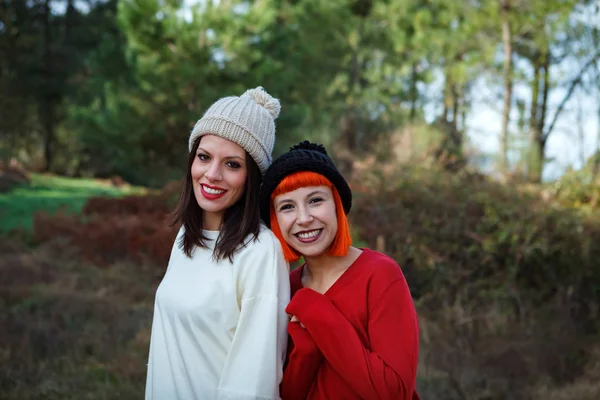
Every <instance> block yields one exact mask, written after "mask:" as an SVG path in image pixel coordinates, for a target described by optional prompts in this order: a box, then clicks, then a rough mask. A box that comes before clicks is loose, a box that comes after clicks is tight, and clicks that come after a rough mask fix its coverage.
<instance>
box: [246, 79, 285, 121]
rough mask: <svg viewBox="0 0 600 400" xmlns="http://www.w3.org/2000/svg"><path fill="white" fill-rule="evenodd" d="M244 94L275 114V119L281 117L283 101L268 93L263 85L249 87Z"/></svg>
mask: <svg viewBox="0 0 600 400" xmlns="http://www.w3.org/2000/svg"><path fill="white" fill-rule="evenodd" d="M242 96H248V97H250V98H251V99H252V100H254V101H255V102H256V104H258V105H259V106H261V107H262V108H264V109H265V110H267V111H268V112H269V113H270V114H271V115H272V116H273V119H276V118H277V117H279V112H280V111H281V103H279V100H278V99H276V98H274V97H273V96H271V95H270V94H269V93H267V92H266V91H265V89H263V87H262V86H259V87H257V88H255V89H248V90H246V91H245V92H244V94H243V95H242Z"/></svg>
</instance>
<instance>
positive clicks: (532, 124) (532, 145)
mask: <svg viewBox="0 0 600 400" xmlns="http://www.w3.org/2000/svg"><path fill="white" fill-rule="evenodd" d="M541 69H542V66H541V64H540V62H539V60H538V58H535V59H534V65H533V71H534V73H533V82H532V87H531V108H530V117H529V144H528V149H527V153H528V157H527V176H528V179H529V180H531V181H535V178H534V176H535V175H536V174H537V172H536V171H537V170H538V164H539V160H538V156H537V154H538V147H539V145H538V143H539V140H540V138H541V137H542V133H541V132H539V131H538V119H539V97H540V71H541Z"/></svg>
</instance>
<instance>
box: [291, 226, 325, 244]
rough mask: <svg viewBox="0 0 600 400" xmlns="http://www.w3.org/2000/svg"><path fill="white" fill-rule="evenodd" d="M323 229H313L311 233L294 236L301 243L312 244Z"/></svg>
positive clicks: (300, 233)
mask: <svg viewBox="0 0 600 400" xmlns="http://www.w3.org/2000/svg"><path fill="white" fill-rule="evenodd" d="M322 231H323V229H313V230H311V231H303V232H298V233H296V234H294V236H296V237H297V238H298V239H299V240H300V241H301V242H312V241H314V240H316V239H317V238H318V237H319V235H320V234H321V232H322Z"/></svg>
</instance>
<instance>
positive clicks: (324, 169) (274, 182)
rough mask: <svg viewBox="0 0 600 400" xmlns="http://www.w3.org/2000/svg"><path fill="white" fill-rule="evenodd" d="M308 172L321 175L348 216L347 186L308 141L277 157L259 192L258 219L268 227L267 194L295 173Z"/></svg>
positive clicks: (322, 149)
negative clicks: (331, 186)
mask: <svg viewBox="0 0 600 400" xmlns="http://www.w3.org/2000/svg"><path fill="white" fill-rule="evenodd" d="M302 171H311V172H316V173H318V174H321V175H323V176H324V177H325V178H327V179H329V181H330V182H331V183H332V184H333V185H334V186H335V188H336V189H337V191H338V193H339V195H340V199H341V200H342V205H343V207H344V212H345V213H346V214H348V213H349V212H350V208H351V207H352V192H351V191H350V187H349V186H348V183H347V182H346V180H345V179H344V177H343V176H342V174H340V172H339V171H338V169H337V168H336V166H335V164H334V163H333V160H332V159H331V158H330V157H329V155H328V154H327V151H326V150H325V147H323V145H321V144H315V143H311V142H309V141H308V140H305V141H303V142H300V143H298V144H297V145H295V146H292V147H290V150H289V151H288V152H287V153H284V154H282V155H281V156H279V157H278V158H277V159H276V160H275V161H273V163H272V164H271V166H270V167H269V169H268V170H267V172H266V174H265V176H264V178H263V182H262V185H261V188H260V216H261V218H262V220H263V221H264V223H265V224H267V226H268V227H269V228H270V227H271V213H270V211H271V194H272V193H273V191H274V190H275V189H276V188H277V186H278V185H279V183H280V182H281V181H282V180H283V179H284V178H285V177H286V176H288V175H291V174H293V173H296V172H302Z"/></svg>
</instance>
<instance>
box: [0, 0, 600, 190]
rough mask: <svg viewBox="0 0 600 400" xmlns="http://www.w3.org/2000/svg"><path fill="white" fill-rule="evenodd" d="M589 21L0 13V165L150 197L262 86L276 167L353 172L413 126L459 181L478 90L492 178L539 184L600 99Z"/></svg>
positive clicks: (50, 9)
mask: <svg viewBox="0 0 600 400" xmlns="http://www.w3.org/2000/svg"><path fill="white" fill-rule="evenodd" d="M593 15H596V16H600V11H599V10H598V5H597V4H595V3H594V2H593V1H589V0H566V1H565V0H560V1H559V0H535V1H523V0H479V1H468V2H456V1H450V0H386V1H373V0H330V1H326V2H325V1H319V0H295V1H291V0H261V1H239V0H228V1H225V0H221V1H218V2H213V1H198V2H195V3H194V2H190V1H182V0H121V1H117V0H81V1H74V0H32V1H28V2H25V1H20V0H0V52H1V54H2V57H0V88H1V92H0V121H1V122H0V135H1V138H2V140H1V143H0V151H1V152H2V153H1V154H0V155H2V157H4V158H7V157H12V156H17V157H19V158H21V159H22V160H24V161H26V162H28V163H29V164H30V165H32V166H34V167H36V168H39V169H45V170H51V171H54V172H59V173H67V174H73V175H76V174H91V175H97V176H109V175H113V174H118V175H121V176H123V177H124V178H125V179H126V180H130V181H133V182H138V183H145V184H160V183H161V182H163V181H164V180H166V179H168V178H169V176H170V174H171V173H172V171H173V170H174V169H175V170H176V171H177V172H179V168H180V167H181V165H182V163H183V159H184V157H182V154H184V153H185V150H186V149H185V146H186V145H185V144H186V138H187V136H188V134H189V131H190V129H191V128H192V126H193V124H194V122H195V121H196V120H197V119H198V118H199V117H200V116H201V114H202V112H203V111H204V110H205V109H206V108H207V107H208V106H209V105H210V104H211V103H212V102H213V101H214V100H216V99H217V98H219V97H221V96H223V95H229V94H232V95H233V94H240V93H241V92H242V91H243V90H244V89H245V88H249V87H253V86H258V85H263V86H265V87H266V88H267V89H268V90H269V92H271V93H272V94H273V95H275V96H277V97H279V98H280V99H281V100H282V103H283V112H282V114H281V116H280V119H279V120H278V121H277V126H278V139H277V143H276V146H277V147H276V152H279V151H281V150H283V149H285V148H286V147H287V146H289V145H291V144H293V143H294V142H295V141H296V140H297V139H298V138H300V137H309V138H312V139H315V140H320V141H322V142H325V143H327V144H329V145H333V144H335V146H334V153H335V154H334V155H335V156H336V157H337V158H338V159H339V161H340V163H341V164H342V165H343V167H344V168H345V169H347V170H351V168H352V165H353V161H354V160H355V159H356V158H361V157H363V156H364V155H366V154H368V153H374V152H375V153H377V152H378V154H379V153H381V152H382V149H383V150H385V151H387V152H388V154H383V153H385V151H384V152H383V153H381V154H379V155H381V156H382V157H384V156H388V157H393V156H394V154H393V152H391V149H392V147H393V146H392V145H391V137H392V136H393V135H395V134H397V133H398V132H399V131H401V128H402V127H406V126H415V125H418V126H423V125H424V126H428V132H431V131H434V132H436V137H438V140H437V141H436V142H435V146H433V148H432V149H430V150H431V151H432V156H433V157H434V158H435V159H437V160H438V162H440V163H442V164H443V165H444V166H446V167H448V168H460V166H462V165H464V164H465V162H466V159H467V158H468V155H466V154H465V152H464V149H465V146H466V145H467V143H468V136H467V134H468V131H467V125H466V121H467V119H468V117H469V114H470V113H471V107H472V101H473V98H474V96H473V95H474V94H476V93H475V92H474V91H475V90H477V89H476V88H477V83H478V82H479V81H481V80H485V83H486V84H487V85H489V86H490V87H493V88H495V92H496V93H498V98H497V99H496V104H497V105H498V107H499V108H501V110H502V112H501V114H502V119H501V123H500V124H499V126H497V127H496V131H497V132H498V133H499V138H500V143H501V146H500V154H499V155H498V159H499V160H500V164H499V166H500V170H501V171H503V172H504V173H508V172H510V171H511V169H514V168H515V167H516V166H517V165H520V166H522V169H523V173H524V174H525V175H526V176H527V179H529V180H531V181H536V182H539V181H540V180H541V177H542V172H543V168H544V161H545V155H546V143H547V141H548V138H549V135H550V134H552V133H553V132H554V131H556V127H557V121H560V117H561V116H562V115H565V110H567V109H568V108H569V105H570V104H571V102H572V100H573V99H574V95H575V94H577V92H578V91H581V90H588V96H590V97H596V98H598V92H597V91H594V90H591V89H589V88H591V87H597V82H598V79H597V76H598V75H597V71H598V64H599V62H598V59H599V57H600V56H599V53H598V50H597V49H598V46H597V45H593V43H597V40H598V39H597V37H598V36H597V35H598V34H597V32H598V26H597V23H594V22H593V21H594V18H590V16H593ZM586 17H587V18H586ZM516 87H520V88H521V89H523V88H524V89H525V90H521V93H526V95H527V96H528V98H525V99H524V98H522V96H523V95H522V94H521V95H516V96H515V88H516ZM552 98H558V99H559V100H558V103H556V104H555V103H554V102H551V101H550V100H551V99H552ZM432 110H433V111H432ZM517 114H518V116H519V117H518V118H517V119H515V118H514V116H515V115H517ZM426 117H427V118H426ZM511 117H512V118H513V120H511ZM589 117H590V118H591V117H592V116H589ZM517 131H526V132H517ZM419 132H422V131H419ZM518 133H519V134H522V135H523V134H526V135H527V141H526V143H527V145H526V151H524V152H523V155H522V156H520V157H517V158H515V157H514V156H510V155H511V151H512V149H511V146H512V143H513V142H514V138H515V135H517V134H518Z"/></svg>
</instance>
